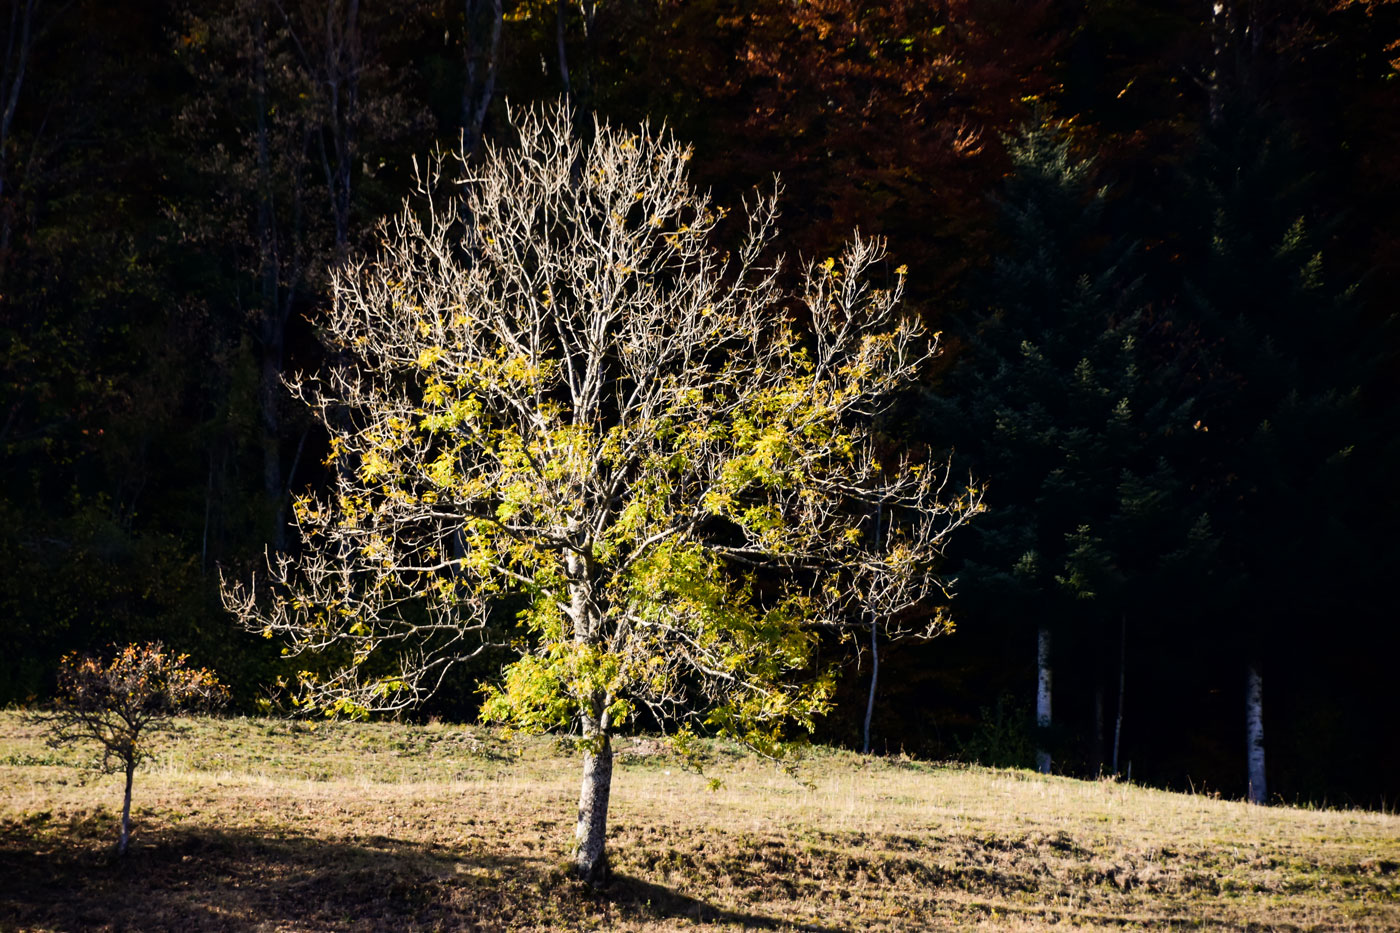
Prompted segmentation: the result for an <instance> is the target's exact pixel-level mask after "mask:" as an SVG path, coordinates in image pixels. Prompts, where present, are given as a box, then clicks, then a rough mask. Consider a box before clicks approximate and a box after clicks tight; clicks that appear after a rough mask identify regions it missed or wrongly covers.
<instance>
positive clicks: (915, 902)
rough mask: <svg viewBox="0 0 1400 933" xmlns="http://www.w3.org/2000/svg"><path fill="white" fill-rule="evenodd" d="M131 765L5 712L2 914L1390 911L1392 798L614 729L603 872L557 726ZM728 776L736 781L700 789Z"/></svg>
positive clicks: (1377, 925)
mask: <svg viewBox="0 0 1400 933" xmlns="http://www.w3.org/2000/svg"><path fill="white" fill-rule="evenodd" d="M180 728H181V733H180V734H179V735H177V736H174V737H172V738H170V739H167V740H165V741H164V744H163V747H162V750H161V753H160V756H159V758H158V760H157V761H156V762H154V763H153V764H150V765H148V766H146V767H145V768H143V770H142V771H141V772H139V773H138V774H137V778H136V789H135V799H134V823H135V825H134V837H133V841H132V847H131V851H130V853H129V854H128V856H127V857H126V858H125V859H117V858H115V857H114V856H113V854H112V843H113V842H114V840H115V838H116V828H117V820H118V816H119V808H120V804H121V781H120V778H118V777H112V776H102V775H99V774H97V773H96V772H94V771H91V770H88V769H86V768H84V767H83V764H84V761H85V759H84V754H85V753H84V752H83V751H80V750H63V751H54V750H51V749H49V748H48V747H47V746H46V745H45V744H44V741H43V735H42V732H41V731H40V730H39V729H37V728H36V727H34V726H32V725H30V724H27V723H26V722H25V721H24V720H23V718H22V716H21V715H20V714H19V713H18V712H16V711H13V710H10V711H0V929H3V930H113V931H115V930H181V931H186V930H193V931H200V930H260V931H281V930H288V931H291V930H307V931H321V930H367V931H368V930H393V931H398V930H483V931H486V930H492V931H494V930H593V929H598V930H623V931H638V933H640V931H662V930H675V929H694V930H748V929H765V930H811V931H835V930H860V931H868V933H877V931H893V930H923V929H945V928H946V929H983V930H1013V931H1019V930H1044V929H1050V928H1057V929H1088V930H1253V931H1302V930H1327V931H1334V930H1355V931H1361V930H1376V931H1379V930H1400V816H1397V815H1394V814H1387V813H1375V812H1365V811H1351V810H1323V809H1316V810H1314V809H1304V808H1291V807H1282V806H1277V807H1257V806H1250V805H1247V804H1244V803H1241V802H1236V801H1229V800H1220V799H1215V798H1213V797H1210V796H1206V795H1199V794H1196V795H1190V794H1176V793H1168V792H1165V791H1158V790H1153V789H1148V788H1143V787H1138V786H1133V785H1130V784H1126V783H1116V782H1112V781H1082V780H1071V779H1067V778H1060V777H1044V776H1041V775H1037V774H1033V773H1030V772H1025V771H1013V770H996V769H987V768H980V767H970V766H964V765H948V764H936V763H930V762H924V761H918V760H912V759H908V758H904V757H879V758H865V757H862V756H860V755H856V754H853V753H850V752H845V751H839V750H829V749H814V750H813V751H812V752H811V753H810V754H809V755H808V756H807V757H806V758H805V759H804V760H803V761H802V762H801V763H800V764H799V765H798V767H797V769H796V770H795V772H793V773H786V772H785V771H784V770H782V769H780V768H777V767H775V766H774V765H773V764H772V763H770V762H767V761H764V760H762V759H758V758H756V757H754V756H752V755H749V754H747V753H744V752H742V751H740V750H738V749H736V748H734V747H732V746H728V745H724V744H721V743H712V744H708V745H706V746H705V754H706V757H707V764H706V767H705V774H704V775H703V776H702V775H696V774H693V773H691V772H688V771H685V770H684V769H683V768H682V767H681V765H680V762H679V761H678V760H676V759H675V758H673V757H672V756H671V755H670V754H669V752H668V751H667V750H666V748H665V746H664V745H662V743H660V742H658V741H657V740H655V739H652V738H647V737H637V738H625V739H622V740H620V742H619V745H618V751H619V761H618V767H617V771H616V775H615V779H614V787H613V798H612V800H613V803H612V815H611V821H610V827H609V836H608V842H609V845H610V846H611V851H612V864H613V872H614V878H613V881H612V882H611V884H610V885H609V886H608V887H607V888H606V889H605V890H602V891H594V890H592V889H590V888H588V887H587V886H584V885H582V884H580V883H578V882H575V881H574V880H572V879H571V878H570V876H569V873H568V871H567V868H566V860H567V858H568V854H569V850H570V844H571V842H572V828H573V827H572V815H573V811H574V807H575V805H576V800H577V794H578V779H579V758H578V756H577V754H575V753H574V750H573V749H572V748H571V747H570V743H569V741H568V740H560V739H554V738H520V737H515V738H513V739H510V740H507V739H505V738H503V737H502V736H501V735H499V734H498V733H496V732H494V731H491V730H488V729H485V728H482V727H477V726H460V725H448V724H438V723H434V724H428V725H422V726H409V725H401V724H392V723H318V724H308V723H292V722H286V721H280V720H271V719H243V718H193V719H185V720H181V721H180ZM711 778H717V779H719V781H720V782H721V785H720V787H719V788H718V789H714V790H712V789H710V786H709V782H710V779H711Z"/></svg>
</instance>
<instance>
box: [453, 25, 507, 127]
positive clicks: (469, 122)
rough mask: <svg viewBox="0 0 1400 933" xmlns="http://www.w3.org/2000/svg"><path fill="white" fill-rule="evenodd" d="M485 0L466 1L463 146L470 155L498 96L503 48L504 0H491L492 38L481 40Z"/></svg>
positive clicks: (490, 31)
mask: <svg viewBox="0 0 1400 933" xmlns="http://www.w3.org/2000/svg"><path fill="white" fill-rule="evenodd" d="M484 6H486V3H485V2H483V0H466V18H467V35H466V37H465V41H464V43H463V45H464V47H465V48H464V54H465V55H466V64H467V79H466V81H464V82H463V84H462V148H463V149H464V150H465V151H466V152H467V154H468V155H470V154H471V153H472V152H475V151H476V147H477V146H479V145H480V144H481V135H482V131H483V127H484V126H485V123H486V111H487V110H488V109H489V108H490V106H491V101H492V99H493V98H494V97H495V96H496V72H497V67H496V59H497V55H498V54H499V52H500V47H501V23H502V21H503V19H504V15H503V11H502V9H501V0H490V11H489V14H490V17H491V24H490V28H489V29H488V30H486V32H487V33H488V34H489V37H488V38H487V40H486V41H485V42H483V41H482V37H481V33H482V31H483V30H482V29H481V19H482V10H481V8H482V7H484Z"/></svg>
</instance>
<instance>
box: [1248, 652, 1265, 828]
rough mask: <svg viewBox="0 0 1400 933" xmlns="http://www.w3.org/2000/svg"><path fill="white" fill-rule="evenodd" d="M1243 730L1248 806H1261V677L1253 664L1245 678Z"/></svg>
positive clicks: (1262, 705) (1262, 692)
mask: <svg viewBox="0 0 1400 933" xmlns="http://www.w3.org/2000/svg"><path fill="white" fill-rule="evenodd" d="M1244 727H1245V751H1246V757H1247V760H1248V763H1249V802H1250V803H1264V801H1265V800H1267V799H1268V795H1269V794H1268V791H1269V789H1268V785H1267V784H1266V783H1265V781H1264V675H1263V673H1262V670H1261V668H1260V665H1259V662H1258V661H1257V660H1256V661H1251V662H1250V663H1249V668H1248V670H1247V672H1246V676H1245V691H1244Z"/></svg>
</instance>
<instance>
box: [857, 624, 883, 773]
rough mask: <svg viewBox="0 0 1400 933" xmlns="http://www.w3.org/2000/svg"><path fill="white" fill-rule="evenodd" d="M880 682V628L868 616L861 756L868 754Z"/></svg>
mask: <svg viewBox="0 0 1400 933" xmlns="http://www.w3.org/2000/svg"><path fill="white" fill-rule="evenodd" d="M879 682H880V628H879V626H878V625H877V624H876V621H875V616H874V614H873V613H872V614H871V616H870V697H869V698H868V699H867V700H866V701H865V743H864V746H863V748H862V750H861V751H862V754H865V755H869V754H870V719H871V717H872V716H874V715H875V687H876V685H878V684H879Z"/></svg>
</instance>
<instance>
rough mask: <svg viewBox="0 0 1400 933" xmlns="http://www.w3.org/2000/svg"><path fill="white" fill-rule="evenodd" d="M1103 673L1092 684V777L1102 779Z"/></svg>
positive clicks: (1100, 672)
mask: <svg viewBox="0 0 1400 933" xmlns="http://www.w3.org/2000/svg"><path fill="white" fill-rule="evenodd" d="M1103 746H1104V731H1103V671H1102V669H1100V671H1099V676H1098V677H1096V678H1095V682H1094V776H1095V777H1103Z"/></svg>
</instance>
